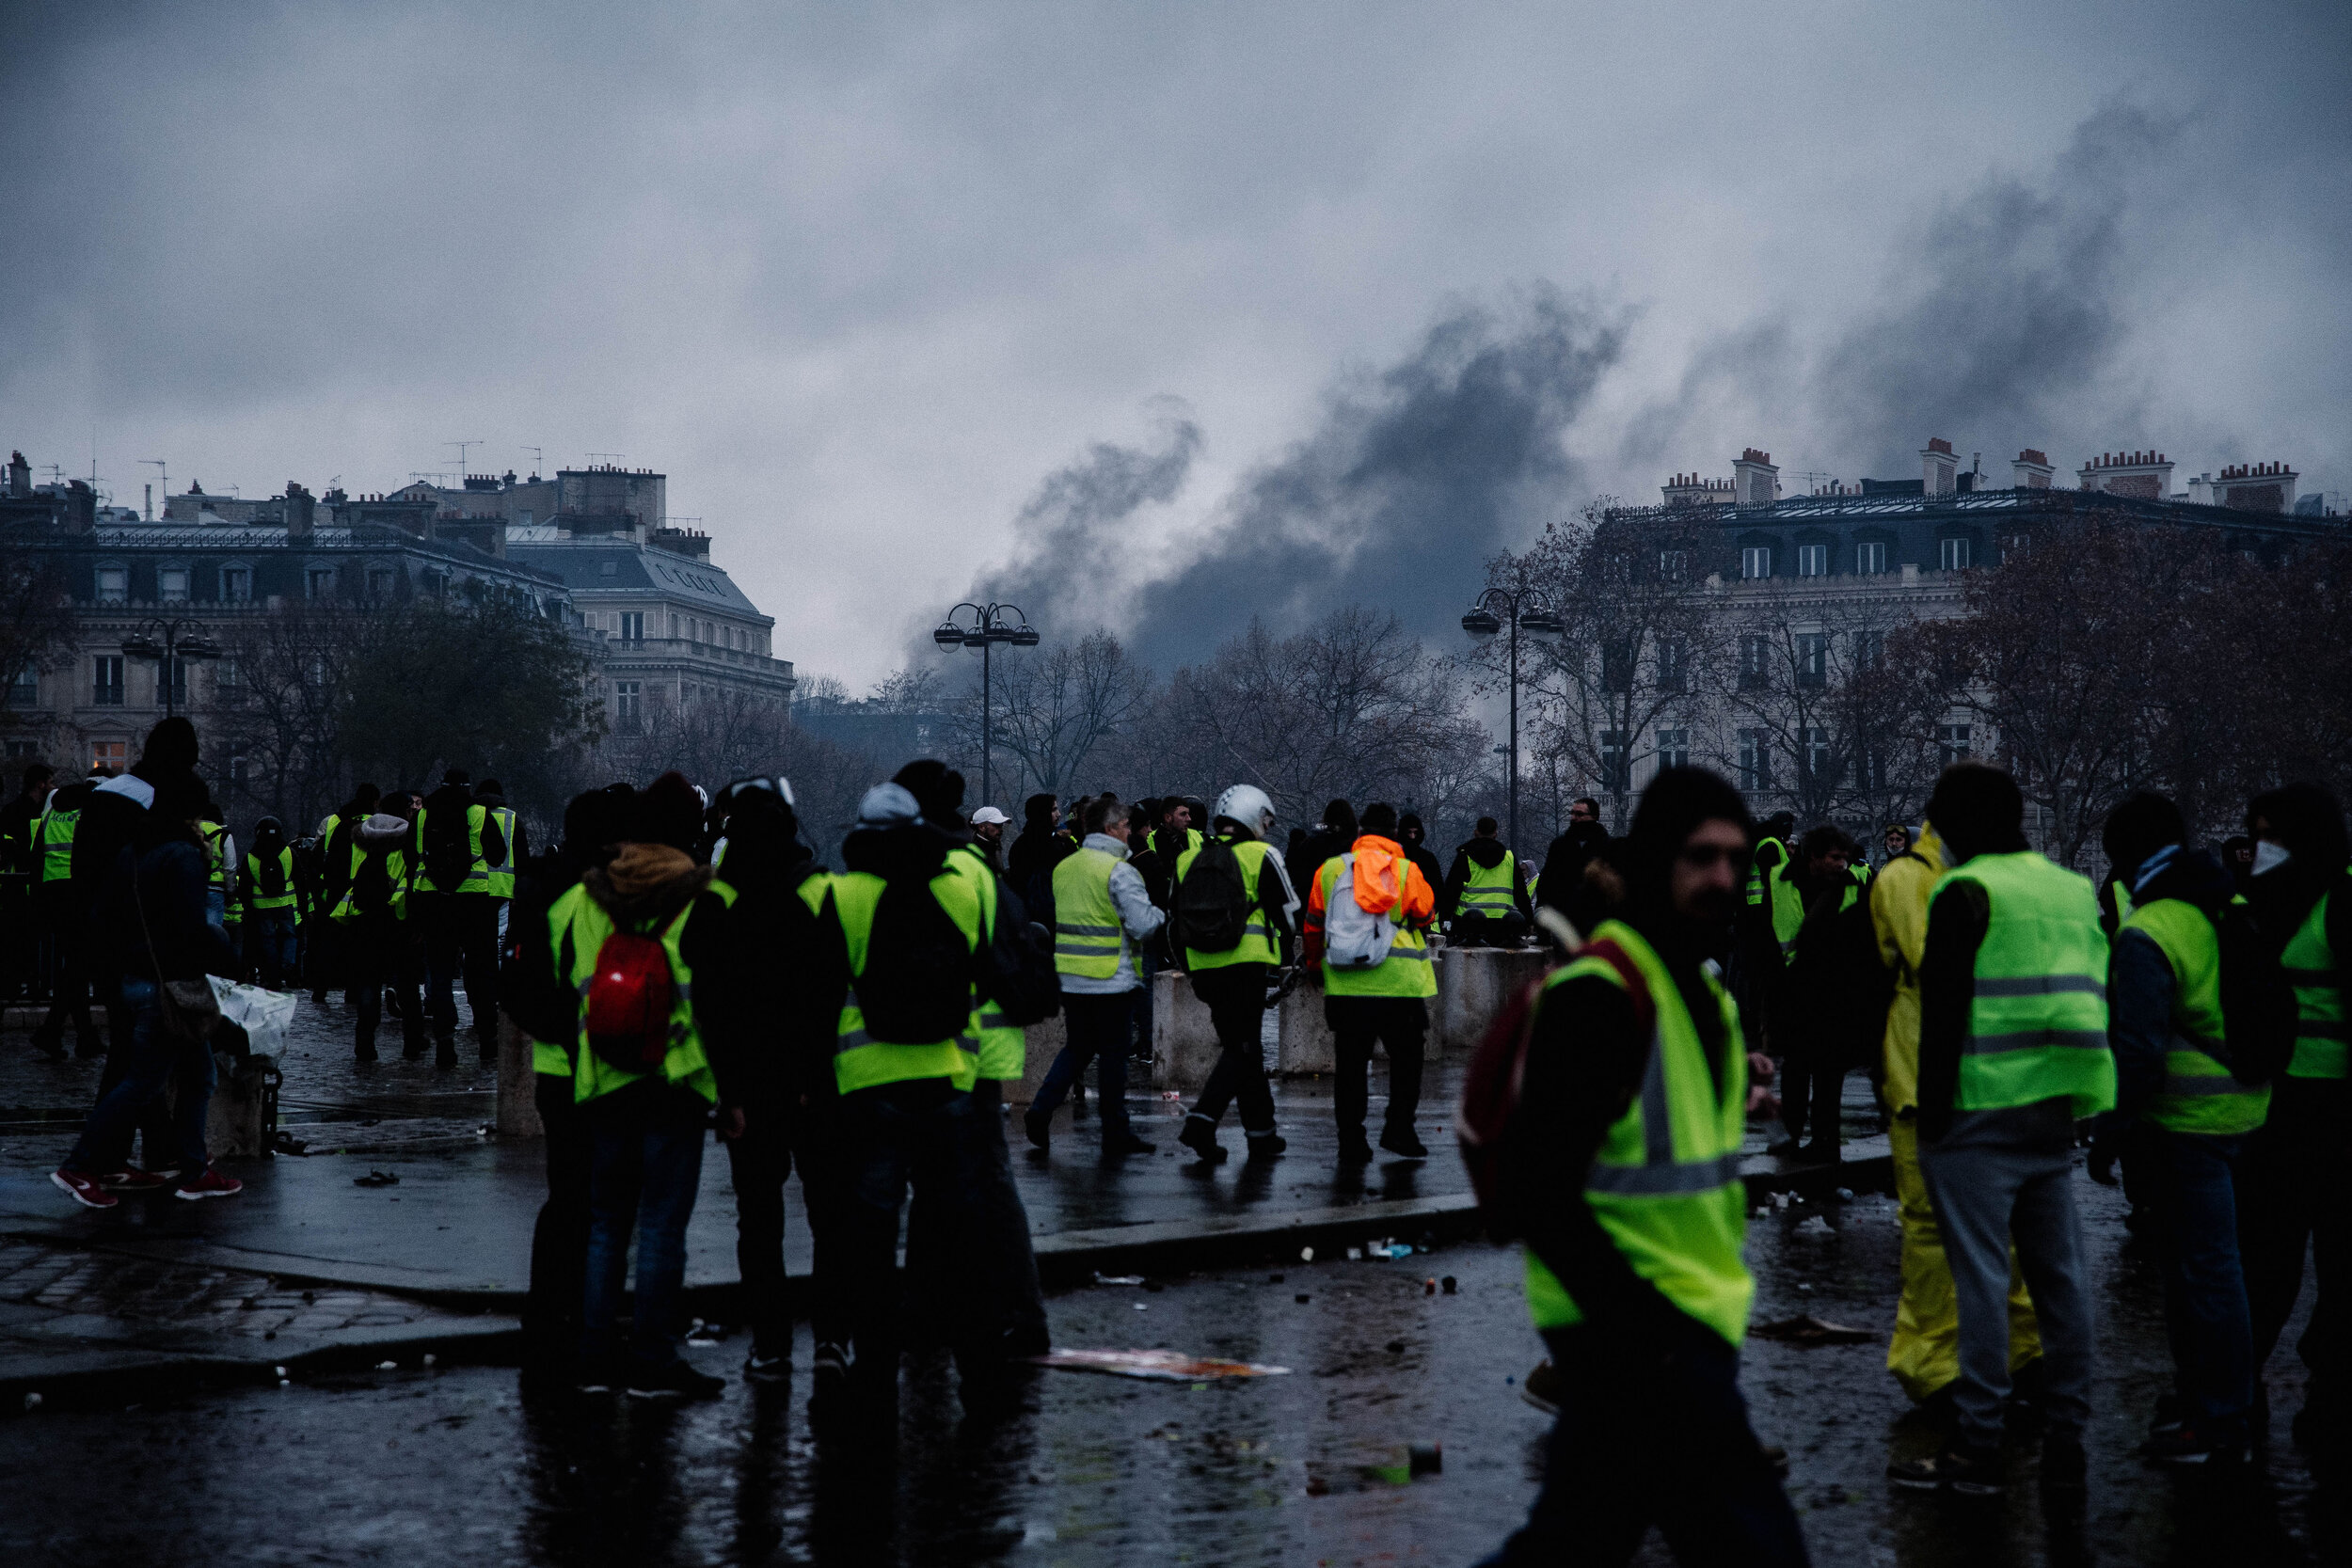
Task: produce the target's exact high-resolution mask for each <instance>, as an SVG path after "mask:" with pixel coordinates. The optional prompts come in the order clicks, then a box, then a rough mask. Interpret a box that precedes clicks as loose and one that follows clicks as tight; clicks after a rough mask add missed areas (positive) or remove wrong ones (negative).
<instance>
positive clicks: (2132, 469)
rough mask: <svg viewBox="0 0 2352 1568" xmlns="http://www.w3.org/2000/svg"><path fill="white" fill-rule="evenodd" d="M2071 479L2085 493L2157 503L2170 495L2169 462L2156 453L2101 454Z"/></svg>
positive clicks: (2170, 465) (2113, 452) (2104, 452)
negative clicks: (2133, 498)
mask: <svg viewBox="0 0 2352 1568" xmlns="http://www.w3.org/2000/svg"><path fill="white" fill-rule="evenodd" d="M2075 478H2076V479H2077V480H2078V481H2079V482H2080V483H2081V484H2082V487H2083V488H2084V489H2086V490H2096V491H2099V492H2100V493H2102V494H2104V495H2109V496H2134V497H2137V498H2138V499H2141V500H2152V501H2160V500H2163V499H2165V498H2166V497H2168V496H2169V495H2170V494H2171V493H2172V462H2171V459H2169V458H2168V457H2166V456H2165V455H2164V453H2162V452H2160V451H2103V452H2101V453H2100V454H2099V460H2098V461H2097V462H2095V463H2086V464H2084V465H2083V466H2082V467H2081V468H2080V469H2078V470H2077V471H2076V474H2075Z"/></svg>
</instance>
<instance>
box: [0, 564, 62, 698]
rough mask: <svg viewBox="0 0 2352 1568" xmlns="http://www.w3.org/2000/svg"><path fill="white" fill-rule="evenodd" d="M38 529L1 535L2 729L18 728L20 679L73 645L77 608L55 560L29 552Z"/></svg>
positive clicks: (0, 654) (0, 689)
mask: <svg viewBox="0 0 2352 1568" xmlns="http://www.w3.org/2000/svg"><path fill="white" fill-rule="evenodd" d="M38 527H39V525H35V524H24V523H16V524H10V525H9V526H8V528H6V529H5V530H0V725H10V724H14V723H17V722H19V720H18V719H17V717H16V716H15V715H14V714H13V713H12V712H11V711H10V707H11V705H12V703H13V701H14V698H15V692H16V677H17V675H18V674H19V673H23V672H25V671H28V670H38V669H40V668H42V667H44V666H45V665H46V664H47V663H48V662H49V661H50V660H52V659H53V658H56V657H60V656H62V655H63V654H65V653H66V652H67V651H68V650H69V649H70V648H71V647H72V640H73V627H74V621H73V606H72V600H71V599H70V598H69V596H68V594H67V592H66V583H65V575H64V573H63V572H62V571H61V570H60V569H59V567H58V564H57V558H56V555H55V554H53V553H50V552H46V551H37V550H35V549H33V548H32V547H31V545H32V538H31V533H32V531H34V530H36V529H37V528H38Z"/></svg>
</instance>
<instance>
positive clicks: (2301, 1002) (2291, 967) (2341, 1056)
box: [2279, 891, 2352, 1078]
mask: <svg viewBox="0 0 2352 1568" xmlns="http://www.w3.org/2000/svg"><path fill="white" fill-rule="evenodd" d="M2334 896H2335V895H2334V893H2333V892H2332V891H2330V892H2328V893H2323V894H2321V895H2319V901H2318V902H2317V903H2315V904H2313V905H2312V912H2311V913H2310V914H2309V915H2308V916H2306V917H2305V918H2304V921H2303V924H2302V926H2301V927H2300V928H2299V929H2297V930H2296V933H2295V935H2294V937H2293V938H2292V939H2291V940H2290V941H2289V942H2287V945H2286V951H2285V952H2284V953H2282V954H2280V958H2279V961H2280V965H2281V966H2282V967H2284V969H2285V970H2286V972H2287V979H2288V980H2289V981H2291V982H2292V983H2293V984H2294V986H2295V1015H2296V1024H2295V1054H2294V1055H2293V1056H2291V1057H2289V1058H2288V1060H2287V1076H2288V1077H2290V1078H2342V1077H2344V1076H2346V1068H2347V1066H2352V1034H2347V1032H2346V1030H2345V1027H2344V986H2343V982H2342V981H2341V980H2340V979H2339V978H2338V976H2337V972H2336V962H2337V959H2338V957H2339V955H2338V954H2337V953H2336V951H2335V949H2334V948H2333V947H2332V946H2331V945H2330V944H2329V942H2328V899H2330V898H2332V897H2334Z"/></svg>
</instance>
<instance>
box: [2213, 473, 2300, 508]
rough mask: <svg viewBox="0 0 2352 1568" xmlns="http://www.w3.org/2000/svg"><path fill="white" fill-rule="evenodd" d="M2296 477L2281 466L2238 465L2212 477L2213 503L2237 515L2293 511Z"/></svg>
mask: <svg viewBox="0 0 2352 1568" xmlns="http://www.w3.org/2000/svg"><path fill="white" fill-rule="evenodd" d="M2298 477H2300V476H2298V475H2297V474H2296V471H2295V470H2294V469H2293V468H2290V467H2287V466H2286V465H2285V464H2283V463H2252V464H2247V463H2240V464H2238V465H2236V466H2235V467H2228V468H2224V469H2222V470H2221V472H2220V473H2219V474H2218V475H2217V476H2216V477H2215V479H2214V483H2213V503H2214V504H2215V505H2216V506H2227V507H2233V508H2235V509H2236V510H2237V511H2240V512H2292V511H2294V510H2295V501H2296V494H2295V486H2296V479H2297V478H2298Z"/></svg>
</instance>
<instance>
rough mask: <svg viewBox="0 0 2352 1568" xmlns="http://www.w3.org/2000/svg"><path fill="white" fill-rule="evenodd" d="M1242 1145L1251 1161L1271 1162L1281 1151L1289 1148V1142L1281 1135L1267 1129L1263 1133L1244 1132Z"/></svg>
mask: <svg viewBox="0 0 2352 1568" xmlns="http://www.w3.org/2000/svg"><path fill="white" fill-rule="evenodd" d="M1242 1145H1243V1147H1244V1148H1247V1149H1248V1151H1249V1158H1251V1159H1252V1160H1271V1159H1273V1158H1274V1157H1275V1156H1276V1155H1278V1154H1279V1153H1281V1152H1282V1150H1284V1149H1286V1148H1290V1146H1291V1141H1290V1140H1289V1139H1288V1138H1286V1137H1284V1136H1282V1134H1281V1133H1279V1132H1274V1131H1272V1130H1271V1129H1268V1130H1267V1131H1266V1132H1244V1133H1243V1134H1242Z"/></svg>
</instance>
